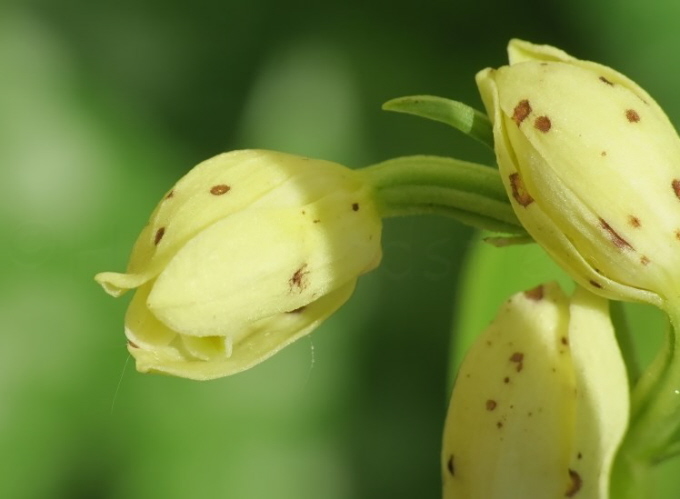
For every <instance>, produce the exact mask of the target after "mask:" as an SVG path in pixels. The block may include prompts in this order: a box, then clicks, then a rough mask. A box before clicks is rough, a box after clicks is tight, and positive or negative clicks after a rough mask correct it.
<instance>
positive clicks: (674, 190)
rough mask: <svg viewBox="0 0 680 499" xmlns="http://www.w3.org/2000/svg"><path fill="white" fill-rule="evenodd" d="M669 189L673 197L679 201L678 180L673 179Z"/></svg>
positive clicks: (679, 184)
mask: <svg viewBox="0 0 680 499" xmlns="http://www.w3.org/2000/svg"><path fill="white" fill-rule="evenodd" d="M671 187H673V192H674V193H675V196H676V197H677V198H678V199H680V179H677V178H676V179H675V180H673V182H671Z"/></svg>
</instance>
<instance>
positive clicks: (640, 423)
mask: <svg viewBox="0 0 680 499" xmlns="http://www.w3.org/2000/svg"><path fill="white" fill-rule="evenodd" d="M667 312H668V313H669V316H670V322H671V326H672V327H669V328H668V330H667V332H666V338H665V342H664V345H663V346H662V348H661V351H660V352H659V353H658V354H657V357H656V358H655V359H654V361H653V362H652V364H651V365H650V366H649V367H648V368H647V370H646V371H645V372H644V373H643V375H642V377H641V378H640V380H639V382H638V383H637V385H636V386H635V388H634V390H633V393H632V397H631V421H630V427H629V429H628V432H627V434H626V437H625V438H624V440H623V442H622V444H621V447H620V449H619V452H618V455H617V460H616V463H615V467H614V471H613V473H612V482H611V483H612V491H616V492H617V493H616V494H612V497H614V498H616V499H619V498H624V499H628V498H630V499H633V498H637V497H653V496H652V495H650V494H651V492H650V490H649V489H648V487H649V486H650V485H651V480H650V479H649V475H650V468H651V467H652V466H653V465H655V464H657V463H659V462H661V461H662V460H664V459H666V458H668V457H669V456H671V455H673V453H674V452H676V451H677V447H678V439H679V437H680V341H678V333H679V332H680V308H679V307H677V306H675V305H674V304H672V305H671V306H668V307H667Z"/></svg>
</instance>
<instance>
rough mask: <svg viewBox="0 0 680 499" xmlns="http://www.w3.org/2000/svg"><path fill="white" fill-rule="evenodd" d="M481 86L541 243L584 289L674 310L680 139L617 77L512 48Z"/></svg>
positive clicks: (518, 206) (546, 51)
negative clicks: (507, 58) (504, 63)
mask: <svg viewBox="0 0 680 499" xmlns="http://www.w3.org/2000/svg"><path fill="white" fill-rule="evenodd" d="M508 50H509V55H510V65H509V66H503V67H501V68H499V69H495V70H494V69H485V70H483V71H481V72H480V73H479V74H478V75H477V84H478V86H479V90H480V92H481V95H482V98H483V101H484V104H485V106H486V109H487V112H488V113H489V115H490V117H491V119H492V121H493V126H494V142H495V150H496V156H497V160H498V166H499V170H500V172H501V175H502V177H503V181H504V183H505V186H506V190H507V192H508V194H509V196H510V198H511V201H512V203H513V207H514V209H515V212H516V214H517V216H518V218H519V219H520V221H521V222H522V224H523V225H524V226H525V227H526V229H527V231H528V232H529V233H530V234H531V236H532V237H533V238H534V239H535V240H536V241H537V242H538V243H539V244H541V245H542V246H543V247H544V248H545V249H546V250H547V251H548V253H549V254H550V255H551V256H552V257H553V258H554V259H555V260H556V261H557V262H558V263H560V264H561V265H562V267H564V268H565V269H566V270H567V271H568V272H569V273H570V274H571V275H572V276H573V277H574V278H575V279H576V280H577V281H578V282H579V283H580V284H581V285H583V286H585V287H587V288H589V289H591V290H592V291H594V292H596V293H598V294H601V295H603V296H607V297H610V298H615V299H629V300H637V301H644V302H648V303H653V304H655V305H657V306H664V303H665V301H666V300H668V299H669V298H670V299H674V297H675V295H676V294H677V289H678V287H679V286H680V199H679V198H680V139H679V138H678V135H677V133H676V131H675V129H674V128H673V126H672V125H671V123H670V122H669V120H668V118H667V117H666V115H665V114H664V112H663V111H662V110H661V108H660V107H659V106H658V105H657V104H656V102H654V100H653V99H652V98H651V97H650V96H649V95H648V94H647V93H646V92H645V91H644V90H643V89H641V88H640V87H639V86H638V85H636V84H635V83H634V82H632V81H631V80H629V79H628V78H626V77H625V76H624V75H622V74H620V73H618V72H616V71H614V70H613V69H611V68H608V67H606V66H602V65H600V64H596V63H594V62H587V61H581V60H577V59H575V58H573V57H571V56H569V55H567V54H566V53H564V52H562V51H560V50H558V49H556V48H553V47H549V46H541V45H532V44H530V43H527V42H522V41H519V40H513V41H511V42H510V45H509V49H508Z"/></svg>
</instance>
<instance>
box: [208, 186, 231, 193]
mask: <svg viewBox="0 0 680 499" xmlns="http://www.w3.org/2000/svg"><path fill="white" fill-rule="evenodd" d="M230 190H231V187H229V186H228V185H227V184H218V185H213V186H212V187H211V188H210V194H212V195H213V196H221V195H222V194H226V193H227V192H229V191H230Z"/></svg>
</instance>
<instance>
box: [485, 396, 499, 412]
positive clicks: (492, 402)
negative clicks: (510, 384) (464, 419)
mask: <svg viewBox="0 0 680 499" xmlns="http://www.w3.org/2000/svg"><path fill="white" fill-rule="evenodd" d="M497 405H498V404H497V403H496V401H495V400H491V399H489V400H487V401H486V410H487V411H493V410H494V409H495V408H496V406H497Z"/></svg>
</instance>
